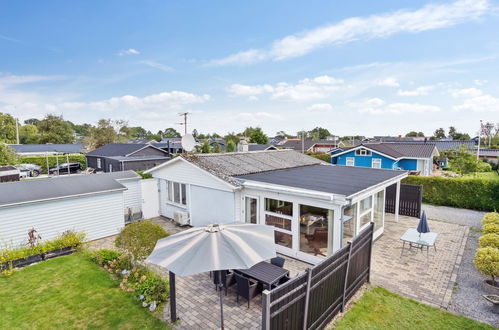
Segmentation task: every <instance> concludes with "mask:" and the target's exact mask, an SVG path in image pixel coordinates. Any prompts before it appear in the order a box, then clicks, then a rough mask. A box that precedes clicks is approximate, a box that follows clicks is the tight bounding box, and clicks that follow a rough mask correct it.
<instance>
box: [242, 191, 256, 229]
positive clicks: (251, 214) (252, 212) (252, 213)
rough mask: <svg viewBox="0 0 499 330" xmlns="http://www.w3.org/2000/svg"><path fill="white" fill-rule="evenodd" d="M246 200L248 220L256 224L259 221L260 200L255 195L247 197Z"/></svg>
mask: <svg viewBox="0 0 499 330" xmlns="http://www.w3.org/2000/svg"><path fill="white" fill-rule="evenodd" d="M244 202H245V208H244V210H245V216H246V219H245V220H246V222H247V223H254V224H256V223H257V222H258V200H257V199H256V198H253V197H245V198H244Z"/></svg>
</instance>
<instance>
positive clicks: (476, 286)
mask: <svg viewBox="0 0 499 330" xmlns="http://www.w3.org/2000/svg"><path fill="white" fill-rule="evenodd" d="M480 235H481V232H479V231H477V230H470V231H469V236H468V242H467V243H466V248H465V250H464V254H463V259H462V262H461V266H460V267H459V270H458V273H457V279H456V284H455V285H454V294H453V295H452V297H451V301H450V305H449V311H450V312H453V313H456V314H461V315H464V316H466V317H469V318H473V319H475V320H478V321H481V322H487V323H489V324H490V325H492V326H495V327H496V328H497V327H499V316H498V315H497V314H494V312H493V311H492V304H491V303H489V302H487V301H486V300H485V299H484V298H483V297H482V295H483V294H485V292H484V290H483V289H482V288H481V282H482V281H483V280H484V279H485V276H483V275H482V274H480V272H479V271H478V270H477V269H476V268H475V266H474V265H473V258H474V257H475V250H476V249H477V247H478V238H479V237H480Z"/></svg>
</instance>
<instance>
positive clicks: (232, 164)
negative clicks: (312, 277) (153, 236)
mask: <svg viewBox="0 0 499 330" xmlns="http://www.w3.org/2000/svg"><path fill="white" fill-rule="evenodd" d="M146 173H151V174H152V176H153V177H154V178H155V179H156V180H157V181H158V187H159V213H160V215H162V216H165V217H168V218H177V219H183V218H188V219H189V221H190V225H192V226H203V225H206V224H210V223H233V222H247V223H260V224H267V225H272V226H274V227H275V242H276V246H277V250H278V252H280V253H282V254H285V255H288V256H291V257H295V258H298V259H301V260H305V261H309V262H318V261H320V260H321V258H323V257H325V256H327V255H330V254H332V253H334V252H335V251H336V250H338V249H340V248H341V247H342V246H343V245H345V244H346V242H347V241H349V240H350V239H352V238H353V237H354V236H355V235H357V233H359V232H360V231H361V230H362V229H363V228H364V227H365V226H367V224H368V223H369V222H371V221H374V223H375V230H376V233H375V235H376V236H379V235H380V234H381V233H382V232H383V228H384V214H385V212H384V209H385V205H384V204H385V189H386V187H388V186H390V185H392V184H397V187H399V185H400V180H401V179H403V178H404V177H406V176H407V172H405V171H396V170H385V169H373V168H361V167H346V166H334V165H331V164H327V163H324V162H322V161H320V160H318V159H315V158H312V157H309V156H306V155H304V154H301V153H298V152H296V151H294V150H277V151H275V150H273V151H255V152H235V153H224V154H191V155H182V156H179V157H176V158H174V159H172V160H170V161H168V162H166V163H163V164H161V165H158V166H157V167H154V168H152V169H150V170H148V171H146Z"/></svg>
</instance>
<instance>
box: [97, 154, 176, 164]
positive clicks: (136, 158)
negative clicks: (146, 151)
mask: <svg viewBox="0 0 499 330" xmlns="http://www.w3.org/2000/svg"><path fill="white" fill-rule="evenodd" d="M107 158H109V159H114V160H118V161H120V162H121V161H123V162H133V161H141V160H168V159H170V157H167V156H164V157H163V156H157V155H143V156H128V157H125V156H112V157H107Z"/></svg>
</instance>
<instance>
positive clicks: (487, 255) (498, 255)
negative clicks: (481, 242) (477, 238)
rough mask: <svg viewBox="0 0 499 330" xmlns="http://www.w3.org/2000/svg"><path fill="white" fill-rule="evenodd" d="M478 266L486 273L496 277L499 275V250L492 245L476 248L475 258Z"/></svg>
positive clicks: (493, 278)
mask: <svg viewBox="0 0 499 330" xmlns="http://www.w3.org/2000/svg"><path fill="white" fill-rule="evenodd" d="M473 262H474V264H475V266H476V268H477V269H478V270H479V271H480V272H481V273H482V274H484V275H487V276H490V277H492V282H493V283H495V278H496V277H497V276H499V250H498V249H495V248H492V247H484V248H479V249H477V250H476V255H475V260H474V261H473Z"/></svg>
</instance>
